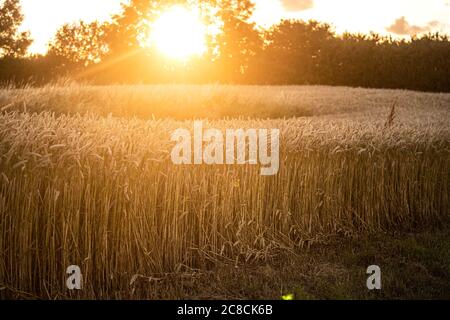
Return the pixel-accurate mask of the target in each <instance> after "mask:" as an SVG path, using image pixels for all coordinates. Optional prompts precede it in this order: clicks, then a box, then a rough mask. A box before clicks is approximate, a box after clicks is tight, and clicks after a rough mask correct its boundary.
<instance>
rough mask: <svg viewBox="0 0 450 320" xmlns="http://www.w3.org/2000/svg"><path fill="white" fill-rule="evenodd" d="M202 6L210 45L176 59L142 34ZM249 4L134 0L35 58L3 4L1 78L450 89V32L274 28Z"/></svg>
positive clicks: (240, 0)
mask: <svg viewBox="0 0 450 320" xmlns="http://www.w3.org/2000/svg"><path fill="white" fill-rule="evenodd" d="M193 2H195V5H196V7H198V8H200V10H201V12H202V16H203V17H204V19H205V21H206V23H211V24H217V25H218V26H220V29H221V32H220V33H218V34H216V35H211V36H208V51H207V52H206V53H205V54H204V55H203V56H201V57H193V58H191V59H190V60H189V61H188V62H183V61H178V62H174V61H170V60H169V59H168V58H167V57H164V56H163V55H161V54H160V53H159V52H158V51H157V50H155V49H154V48H152V47H146V46H145V45H143V43H142V39H143V38H145V36H146V35H147V34H148V33H149V32H151V21H154V19H155V18H156V17H157V16H158V14H159V13H160V12H161V11H163V10H164V9H165V8H168V7H170V6H172V5H174V4H180V3H182V4H185V5H186V4H187V5H189V4H191V5H192V3H193ZM253 9H254V5H253V3H252V2H251V1H250V0H187V1H186V0H184V1H183V0H168V1H164V2H162V1H156V0H131V1H129V3H128V4H126V5H123V7H122V10H121V12H120V13H119V14H116V15H114V16H112V17H111V21H109V22H104V23H100V22H92V23H86V22H83V21H80V22H78V23H74V24H66V25H64V26H62V27H61V28H60V29H59V30H58V31H57V32H56V34H55V36H54V38H53V40H52V41H51V43H50V44H49V46H48V52H47V54H45V55H27V48H28V46H29V45H30V44H31V41H32V40H31V39H30V35H29V34H28V33H25V32H19V31H18V30H19V26H20V25H21V23H22V20H23V16H22V14H21V12H20V4H19V0H5V1H4V3H3V5H2V6H0V16H1V20H0V82H3V83H5V82H9V83H18V84H20V83H34V84H37V85H39V84H43V83H47V82H51V81H54V80H55V79H58V78H60V77H69V78H73V79H76V80H82V81H89V82H91V83H96V84H111V83H211V82H214V83H230V84H269V85H294V84H299V85H303V84H311V85H343V86H360V87H372V88H399V89H412V90H422V91H439V92H450V59H449V57H450V43H449V39H448V37H447V35H442V34H438V33H436V34H425V35H421V36H414V37H412V38H411V39H410V40H405V39H393V38H392V37H386V36H380V35H378V34H375V33H371V34H351V33H345V34H342V35H338V34H336V33H335V31H334V30H333V27H332V26H331V25H329V24H326V23H320V22H317V21H300V20H284V21H281V22H280V23H279V24H277V25H275V26H273V27H272V28H270V29H269V30H262V29H260V28H258V27H257V26H256V25H255V23H253V22H252V21H251V17H252V14H253Z"/></svg>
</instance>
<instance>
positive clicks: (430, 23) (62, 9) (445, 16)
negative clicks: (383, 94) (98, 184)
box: [21, 0, 450, 53]
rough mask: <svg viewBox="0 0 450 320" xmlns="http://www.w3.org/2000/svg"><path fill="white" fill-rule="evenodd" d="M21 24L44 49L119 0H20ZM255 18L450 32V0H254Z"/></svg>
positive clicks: (103, 15) (354, 28) (106, 13)
mask: <svg viewBox="0 0 450 320" xmlns="http://www.w3.org/2000/svg"><path fill="white" fill-rule="evenodd" d="M21 1H22V7H23V11H24V14H25V22H24V26H23V28H24V29H26V30H30V31H31V34H32V37H33V38H34V40H35V42H34V44H33V45H32V47H31V51H32V52H39V53H43V52H45V51H46V44H47V43H48V41H49V40H50V39H51V37H52V36H53V35H54V33H55V31H56V30H57V29H58V27H59V26H61V25H62V24H63V23H66V22H75V21H77V20H79V19H83V20H85V21H92V20H96V19H99V20H107V19H108V18H109V17H110V15H111V14H112V13H116V12H119V11H120V3H121V0H21ZM255 2H256V4H257V7H256V13H255V18H254V19H255V20H256V21H257V22H258V23H259V24H261V25H266V26H267V25H270V24H272V23H276V22H277V21H279V20H280V19H281V18H301V19H316V20H319V21H323V22H329V23H331V24H333V25H334V26H335V27H336V31H337V32H343V31H351V32H369V31H376V32H379V33H382V34H387V33H391V34H397V35H400V36H405V35H408V34H414V33H417V32H427V31H433V32H434V31H441V32H447V33H450V0H255Z"/></svg>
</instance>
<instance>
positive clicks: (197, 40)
mask: <svg viewBox="0 0 450 320" xmlns="http://www.w3.org/2000/svg"><path fill="white" fill-rule="evenodd" d="M149 40H150V43H151V45H154V46H155V47H156V48H157V49H158V50H159V51H160V52H161V53H163V54H164V55H166V56H168V57H170V58H175V59H187V58H189V57H192V56H201V55H202V54H203V53H205V51H206V50H207V45H206V27H205V25H204V24H203V23H202V22H201V19H200V17H199V15H198V13H197V12H195V11H193V10H189V9H187V8H184V7H181V6H175V7H172V8H170V9H168V10H167V11H165V12H163V13H162V14H161V16H160V17H159V18H158V19H157V20H156V21H155V22H154V23H153V24H152V25H151V33H150V39H149Z"/></svg>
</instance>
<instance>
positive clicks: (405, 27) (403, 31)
mask: <svg viewBox="0 0 450 320" xmlns="http://www.w3.org/2000/svg"><path fill="white" fill-rule="evenodd" d="M439 26H440V23H439V21H430V22H428V23H427V25H425V26H416V25H411V24H410V23H409V22H408V21H407V20H406V18H405V17H400V18H398V19H397V20H395V22H394V23H393V24H392V25H390V26H389V27H387V28H386V30H387V31H389V32H392V33H395V34H398V35H415V34H418V33H423V32H428V31H431V29H433V28H436V27H439Z"/></svg>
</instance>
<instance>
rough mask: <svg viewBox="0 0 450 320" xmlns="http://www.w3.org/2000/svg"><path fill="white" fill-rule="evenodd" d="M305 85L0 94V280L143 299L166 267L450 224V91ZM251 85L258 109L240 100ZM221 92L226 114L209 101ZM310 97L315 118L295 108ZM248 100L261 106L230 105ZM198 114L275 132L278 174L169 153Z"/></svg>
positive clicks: (28, 289) (51, 294)
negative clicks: (70, 278)
mask: <svg viewBox="0 0 450 320" xmlns="http://www.w3.org/2000/svg"><path fill="white" fill-rule="evenodd" d="M310 90H311V92H312V93H310V92H309V91H308V87H286V88H283V87H278V88H270V89H269V88H258V87H227V86H225V87H221V86H210V87H189V86H186V87H180V86H174V87H167V88H164V87H162V86H157V87H148V88H146V87H144V86H142V87H140V86H136V87H116V88H113V87H108V88H97V87H83V86H78V87H77V86H75V87H74V86H71V87H68V88H57V87H47V88H41V89H33V88H27V89H21V90H16V89H4V90H2V91H0V101H1V103H2V105H4V106H8V105H10V106H9V107H8V108H4V110H3V111H2V113H1V114H0V287H3V288H7V289H8V292H10V294H11V295H15V296H21V297H27V296H29V297H41V298H64V297H83V298H142V297H146V296H147V295H146V292H145V282H146V281H152V279H158V278H160V277H164V275H167V274H172V273H182V272H186V271H188V270H193V269H195V270H210V269H211V268H213V267H214V265H215V264H217V263H219V262H220V263H231V264H235V265H237V266H238V265H240V264H243V263H246V262H250V261H253V262H255V261H256V262H258V261H267V260H270V259H272V258H274V257H275V256H276V255H277V254H278V253H280V252H292V253H294V252H295V251H296V250H301V248H302V247H303V246H304V245H305V243H309V242H311V241H314V240H317V239H320V238H321V237H324V236H326V235H329V234H341V233H342V234H353V233H357V234H361V233H371V232H380V231H381V232H383V231H390V230H400V229H401V230H408V229H413V228H417V227H421V226H427V225H437V224H439V223H441V222H442V221H448V219H449V213H450V199H449V194H450V175H449V173H450V126H449V124H450V104H448V101H449V100H450V98H449V96H450V95H439V94H422V93H415V92H406V91H405V92H404V91H398V92H396V91H385V92H383V90H373V91H371V90H365V89H347V88H326V87H312V88H310ZM189 92H191V94H189ZM202 92H203V93H204V96H207V98H205V97H204V96H202ZM109 95H113V96H111V97H109ZM187 96H189V97H190V99H191V100H186V99H185V98H186V97H187ZM280 96H285V97H286V98H285V99H281V98H279V97H280ZM213 97H215V98H213ZM252 97H254V102H253V104H251V103H250V106H251V111H249V113H248V114H247V113H246V112H247V111H246V110H243V109H242V108H244V107H242V108H239V110H234V109H232V105H233V103H234V102H235V101H239V100H240V99H243V100H242V101H244V102H242V104H243V105H245V104H246V102H245V101H247V100H246V99H248V101H252ZM299 97H303V98H299ZM393 97H396V98H397V99H398V102H397V107H396V116H395V119H393V121H392V123H391V124H390V125H389V126H388V127H386V125H385V124H386V118H387V117H389V112H390V110H391V106H392V100H393V99H392V98H393ZM120 99H122V102H123V107H120V105H121V100H120ZM171 99H173V100H171ZM202 99H203V100H202ZM214 99H217V101H218V103H221V104H222V105H221V106H220V107H218V108H217V110H227V111H226V112H225V114H226V113H227V112H229V113H230V114H228V116H229V117H228V118H224V117H221V116H219V115H222V114H220V113H215V111H211V113H209V112H208V111H207V110H206V109H207V106H208V104H209V103H211V101H213V100H214ZM314 99H316V104H317V109H314ZM344 100H345V101H346V102H345V101H344ZM137 101H141V102H139V103H138V102H137ZM199 101H203V102H202V103H200V102H199ZM224 101H229V102H224ZM273 101H276V102H277V103H278V104H277V107H274V106H272V105H271V102H273ZM333 101H334V102H333ZM364 101H365V102H367V103H368V104H369V105H365V104H364V103H363V102H364ZM389 101H390V103H389ZM134 103H136V106H134V108H133V107H132V105H134ZM147 103H148V105H147ZM183 103H187V106H188V107H186V109H185V110H184V112H185V113H183ZM11 104H12V105H11ZM71 104H72V105H73V106H74V108H73V110H71V109H70V105H71ZM158 104H160V105H161V109H159V108H158V106H159V105H158ZM172 106H176V107H175V108H176V110H172V109H170V108H171V107H172ZM190 106H192V109H189V108H190ZM238 106H239V104H238ZM305 106H306V107H305ZM308 106H309V107H308ZM327 106H328V107H327ZM223 108H224V109H223ZM258 108H260V117H256V116H257V111H258ZM283 108H286V109H283ZM204 109H205V110H204ZM130 110H131V111H130ZM158 110H159V112H160V114H159V115H155V113H156V112H158ZM199 110H204V111H199ZM213 110H214V109H213ZM274 110H275V111H274ZM304 110H309V111H308V112H309V114H311V116H309V117H298V115H300V114H301V113H302V112H303V113H304ZM241 111H242V114H243V115H245V116H248V117H253V118H252V119H243V118H242V117H241V118H240V119H237V118H231V116H232V115H238V114H240V112H241ZM140 112H142V113H140ZM202 112H204V113H202ZM284 112H285V116H286V118H280V117H281V115H283V113H284ZM190 113H192V114H191V115H198V117H199V118H200V117H202V116H204V115H207V114H208V115H210V117H209V118H211V119H210V120H209V121H207V122H206V121H205V126H206V127H208V126H210V127H214V128H222V129H226V128H278V129H280V133H281V137H280V139H281V150H280V155H281V159H280V165H281V166H280V171H279V173H278V174H277V175H276V176H272V177H263V176H261V175H260V174H259V168H257V167H254V166H249V165H240V166H238V165H234V166H231V165H229V166H226V165H224V166H222V165H211V166H208V165H191V166H176V165H174V164H173V163H172V162H171V161H170V151H171V148H172V147H173V144H174V143H173V142H171V141H170V135H171V132H173V130H175V129H177V128H180V127H184V128H187V129H189V128H192V120H188V119H183V120H180V119H181V118H184V117H186V118H189V116H186V115H189V114H190ZM296 113H298V114H296ZM108 114H110V115H108ZM151 114H153V116H150V115H151ZM181 114H182V115H184V116H183V117H182V116H177V115H181ZM278 115H279V116H280V117H278ZM293 115H297V117H291V116H293ZM164 116H167V117H171V116H173V117H172V118H165V117H164ZM283 117H284V116H283ZM267 118H274V119H267ZM177 119H178V120H177ZM72 264H76V265H79V266H80V267H81V268H82V270H83V275H84V284H85V287H84V290H82V291H81V292H78V293H73V292H69V291H67V289H66V288H65V286H64V285H65V277H66V275H65V268H66V267H67V266H69V265H72ZM143 282H144V285H142V283H143ZM0 295H1V293H0Z"/></svg>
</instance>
